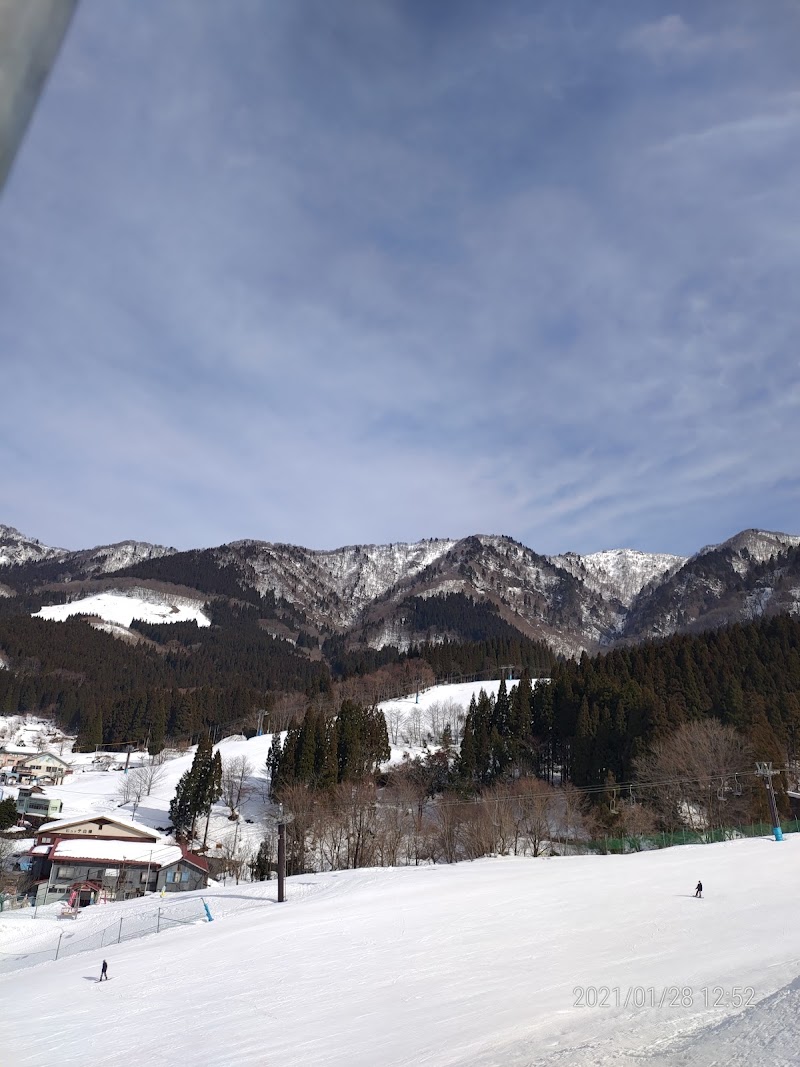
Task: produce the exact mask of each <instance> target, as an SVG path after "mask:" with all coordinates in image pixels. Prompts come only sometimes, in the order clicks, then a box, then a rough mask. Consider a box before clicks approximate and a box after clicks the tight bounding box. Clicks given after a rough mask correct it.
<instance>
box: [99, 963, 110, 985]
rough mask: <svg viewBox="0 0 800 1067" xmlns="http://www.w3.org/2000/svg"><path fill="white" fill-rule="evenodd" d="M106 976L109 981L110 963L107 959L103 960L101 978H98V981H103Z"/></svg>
mask: <svg viewBox="0 0 800 1067" xmlns="http://www.w3.org/2000/svg"><path fill="white" fill-rule="evenodd" d="M104 978H105V980H106V981H108V964H107V963H106V961H105V960H103V967H102V970H101V971H100V978H99V979H98V981H100V982H102V981H103V979H104Z"/></svg>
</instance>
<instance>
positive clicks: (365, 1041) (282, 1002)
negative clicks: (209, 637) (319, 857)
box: [0, 837, 800, 1067]
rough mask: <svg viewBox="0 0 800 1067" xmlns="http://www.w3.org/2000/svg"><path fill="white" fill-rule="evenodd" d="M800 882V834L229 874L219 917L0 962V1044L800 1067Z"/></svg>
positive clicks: (43, 1049) (96, 1051)
mask: <svg viewBox="0 0 800 1067" xmlns="http://www.w3.org/2000/svg"><path fill="white" fill-rule="evenodd" d="M798 876H800V838H794V837H793V838H787V839H786V840H785V841H784V842H783V843H780V844H778V843H776V842H774V841H772V840H768V839H757V840H749V841H736V842H727V843H725V844H720V845H707V846H689V847H684V848H674V849H668V850H664V851H660V852H650V853H639V854H635V855H630V856H591V857H561V858H555V859H538V860H533V859H489V860H482V861H479V862H476V863H462V864H458V865H454V866H452V867H441V866H436V867H424V868H397V869H382V870H360V871H347V872H340V873H338V874H327V875H315V876H301V877H298V878H296V879H289V881H288V887H289V898H288V900H287V902H286V903H285V904H282V905H275V904H273V903H272V902H271V901H272V899H274V896H273V894H274V890H275V884H274V883H266V884H263V885H257V886H247V887H242V886H239V887H235V888H234V887H228V889H227V890H224V889H218V890H214V891H212V892H211V893H210V894H208V898H209V900H210V902H211V906H212V909H213V910H214V911H215V913H216V914H215V921H214V922H212V923H199V924H196V925H193V926H185V927H181V928H179V929H176V930H174V931H168V932H166V933H161V934H159V935H157V936H153V937H147V938H144V939H142V940H140V941H136V942H130V943H128V944H125V943H123V944H121V945H119V946H113V947H111V948H105V949H103V951H102V952H100V951H94V952H91V953H89V954H84V955H76V956H71V957H67V958H66V959H63V960H59V961H58V962H52V963H44V964H41V965H39V966H36V967H33V968H29V969H28V970H25V971H20V972H17V973H15V974H11V975H6V976H3V977H1V978H0V1001H2V1003H3V1007H4V1010H3V1013H2V1020H1V1021H0V1048H2V1049H3V1058H4V1062H5V1061H7V1062H9V1063H14V1064H17V1065H20V1067H25V1065H31V1067H32V1065H36V1067H39V1065H41V1064H44V1063H50V1062H56V1061H57V1062H58V1063H59V1064H62V1065H65V1067H68V1065H71V1064H79V1063H83V1062H85V1060H86V1058H87V1056H89V1055H91V1056H92V1058H97V1059H99V1060H100V1061H101V1062H102V1063H104V1064H107V1065H115V1064H120V1065H121V1064H126V1063H128V1062H129V1061H130V1059H131V1058H132V1057H134V1058H137V1059H140V1058H141V1059H143V1060H145V1061H148V1062H156V1063H163V1062H166V1059H167V1058H168V1059H169V1061H170V1062H188V1063H198V1064H203V1065H204V1067H228V1065H250V1064H253V1065H256V1064H258V1065H261V1064H271V1063H281V1064H286V1065H289V1067H291V1065H298V1067H299V1065H301V1064H302V1065H306V1067H313V1065H320V1067H321V1065H326V1067H336V1065H340V1064H341V1065H345V1064H347V1065H349V1067H353V1065H365V1067H366V1065H369V1067H374V1065H376V1064H379V1065H381V1067H394V1065H400V1064H410V1063H414V1064H425V1065H426V1067H445V1065H448V1067H454V1065H463V1067H466V1065H469V1067H489V1065H490V1064H492V1065H500V1064H502V1065H504V1067H505V1065H508V1067H522V1065H526V1067H533V1065H536V1064H541V1065H544V1064H547V1065H558V1067H561V1065H569V1067H590V1065H591V1067H596V1065H612V1064H614V1065H622V1067H633V1065H634V1064H636V1065H642V1064H644V1065H649V1067H666V1065H675V1067H677V1065H679V1064H680V1065H688V1067H700V1065H703V1067H708V1065H710V1064H715V1063H719V1064H723V1063H727V1064H735V1065H741V1067H745V1065H747V1067H767V1065H769V1067H776V1065H788V1064H796V1063H798V1062H800V1022H799V1021H798V1008H800V980H798V974H800V927H799V926H798V924H797V923H796V922H795V921H794V912H795V897H796V888H795V887H796V884H797V881H798ZM698 877H699V878H702V880H703V883H704V885H705V887H706V892H705V896H704V899H702V900H696V899H694V898H693V896H692V893H693V889H694V884H695V882H696V881H697V879H698ZM226 900H227V901H229V902H230V904H231V905H233V906H235V907H243V908H244V909H245V910H241V911H238V912H235V911H229V912H227V913H226V908H225V901H226ZM259 900H260V901H262V902H263V903H259ZM146 903H147V902H136V905H137V906H139V907H142V906H144V905H145V904H146ZM252 905H256V906H252ZM128 906H129V905H124V904H120V905H114V906H113V907H116V908H125V907H128ZM110 907H111V906H109V910H110ZM90 910H91V911H92V912H94V913H95V915H97V914H98V913H99V912H101V911H103V910H104V909H100V908H97V909H90ZM84 918H85V917H84V916H81V918H79V919H78V920H76V922H75V924H74V925H75V926H77V925H78V924H80V923H82V922H84ZM95 921H97V920H95ZM103 956H105V958H106V959H107V960H108V962H109V972H110V975H111V981H110V982H109V983H108V984H102V985H100V984H98V983H97V982H96V978H97V976H98V974H99V968H100V962H101V959H102V958H103ZM751 989H752V993H751V992H750V990H751ZM605 990H608V992H607V993H606V992H605ZM581 991H582V992H581ZM739 998H741V1000H742V1001H743V1002H744V1004H745V1005H747V1006H742V1007H740V1008H736V1007H734V1002H735V1003H739ZM598 999H599V1000H600V1001H601V1002H603V1003H602V1006H601V1005H599V1004H597V1001H598ZM626 1001H627V1003H626ZM640 1005H641V1006H640Z"/></svg>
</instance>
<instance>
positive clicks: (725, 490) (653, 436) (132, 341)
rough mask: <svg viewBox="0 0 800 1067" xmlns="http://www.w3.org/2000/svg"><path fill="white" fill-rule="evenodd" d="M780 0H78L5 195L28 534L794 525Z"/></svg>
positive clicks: (796, 448) (0, 208)
mask: <svg viewBox="0 0 800 1067" xmlns="http://www.w3.org/2000/svg"><path fill="white" fill-rule="evenodd" d="M798 39H800V4H798V3H797V2H796V0H771V2H770V3H769V4H764V3H762V2H761V0H749V2H740V0H716V2H715V0H707V2H705V3H703V4H696V3H688V2H687V3H669V2H668V3H661V2H650V0H640V2H637V3H635V4H634V3H629V2H627V0H625V2H622V0H617V2H615V0H608V2H607V3H604V4H597V3H595V2H594V0H552V2H547V0H541V2H531V0H521V2H518V3H517V2H514V0H498V2H497V3H492V4H486V3H485V2H483V0H437V2H436V3H435V4H432V3H429V2H427V0H371V2H370V3H364V2H361V0H342V2H340V3H336V4H331V3H330V2H329V0H293V2H292V3H288V4H287V3H284V2H279V0H226V3H225V4H220V3H217V2H216V0H170V2H169V3H166V4H165V3H163V2H161V0H138V2H137V3H136V4H131V3H129V2H127V0H82V2H81V4H80V6H79V8H78V12H77V14H76V16H75V19H74V21H73V24H72V26H71V28H70V30H69V33H68V35H67V38H66V41H65V43H64V46H63V48H62V51H61V54H60V57H59V60H58V63H57V65H56V68H55V70H54V71H53V74H52V76H51V78H50V81H49V83H48V86H47V88H46V91H45V93H44V95H43V97H42V100H41V102H40V105H39V108H38V111H37V113H36V115H35V117H34V120H33V122H32V124H31V127H30V129H29V132H28V136H27V138H26V140H25V142H24V143H23V146H22V149H21V151H20V153H19V156H18V158H17V161H16V164H15V166H14V169H13V170H12V173H11V176H10V178H9V181H8V183H7V185H6V187H5V190H4V191H3V192H2V194H0V399H1V401H2V402H0V523H6V524H9V525H12V526H16V527H17V528H18V529H20V530H22V531H23V532H24V533H26V534H28V535H31V536H34V537H38V538H39V539H41V540H42V541H44V542H45V543H47V544H51V545H58V546H61V547H65V548H82V547H89V546H93V545H97V544H103V543H111V542H114V541H119V540H122V539H125V538H135V539H138V540H143V541H152V542H156V543H159V544H165V545H170V546H174V547H176V548H190V547H199V546H210V545H217V544H221V543H224V542H227V541H232V540H236V539H239V538H245V537H251V538H258V539H262V540H266V541H282V542H290V543H295V544H301V545H304V546H307V547H311V548H333V547H336V546H338V545H342V544H353V543H383V542H397V541H414V540H418V539H421V538H424V537H461V536H467V535H470V534H474V533H499V534H508V535H510V536H512V537H514V538H515V539H517V540H519V541H522V542H523V543H525V544H527V545H529V546H530V547H531V548H533V549H535V550H536V551H539V552H547V553H555V552H561V551H568V550H571V551H576V552H592V551H597V550H600V549H604V548H615V547H635V548H639V549H643V550H647V551H659V552H662V551H663V552H676V553H680V554H689V553H691V552H694V551H696V550H697V549H699V548H700V547H701V546H703V545H705V544H707V543H712V542H718V541H721V540H724V539H725V538H727V537H729V536H732V535H733V534H734V533H736V532H738V531H739V530H741V529H744V528H747V527H758V528H762V529H771V530H780V531H783V532H789V533H800V464H799V463H798V454H799V453H800V374H799V373H798V359H799V357H798V335H799V334H800V330H799V328H800V301H798V263H799V262H800V199H799V198H798V196H797V174H798V169H800V52H798V49H797V41H798Z"/></svg>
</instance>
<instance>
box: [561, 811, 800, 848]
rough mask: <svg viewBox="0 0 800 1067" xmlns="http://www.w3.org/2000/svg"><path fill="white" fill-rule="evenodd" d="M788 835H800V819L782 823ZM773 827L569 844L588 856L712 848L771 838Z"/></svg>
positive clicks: (758, 825) (750, 826)
mask: <svg viewBox="0 0 800 1067" xmlns="http://www.w3.org/2000/svg"><path fill="white" fill-rule="evenodd" d="M781 829H782V830H783V833H784V834H795V833H798V832H800V821H798V820H797V819H783V820H781ZM771 836H772V826H770V825H769V824H768V823H764V822H756V823H750V824H748V825H746V826H724V827H718V828H716V829H709V830H676V831H674V832H673V833H649V834H636V835H631V834H628V835H625V836H623V837H600V838H595V839H594V840H592V841H583V842H569V845H568V849H569V852H570V853H571V854H572V855H575V854H576V853H586V854H587V855H588V854H595V855H598V854H599V855H620V854H623V853H628V852H648V851H651V850H652V849H658V848H672V847H673V846H674V845H710V844H713V843H714V842H716V841H738V840H740V839H742V838H746V837H771Z"/></svg>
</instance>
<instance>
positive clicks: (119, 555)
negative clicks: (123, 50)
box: [82, 541, 177, 574]
mask: <svg viewBox="0 0 800 1067" xmlns="http://www.w3.org/2000/svg"><path fill="white" fill-rule="evenodd" d="M176 551H177V550H176V549H174V548H166V547H165V546H164V545H152V544H150V543H149V542H148V541H119V542H117V543H116V544H113V545H98V546H97V548H92V549H89V550H88V551H87V552H86V553H85V554H82V555H84V558H85V560H86V562H87V563H88V564H91V569H92V570H93V571H95V572H97V573H100V574H110V573H111V572H113V571H119V570H122V569H123V568H124V567H132V566H133V565H134V564H135V563H141V562H142V561H143V560H149V559H159V558H160V557H161V556H170V555H174V554H175V552H176Z"/></svg>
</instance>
